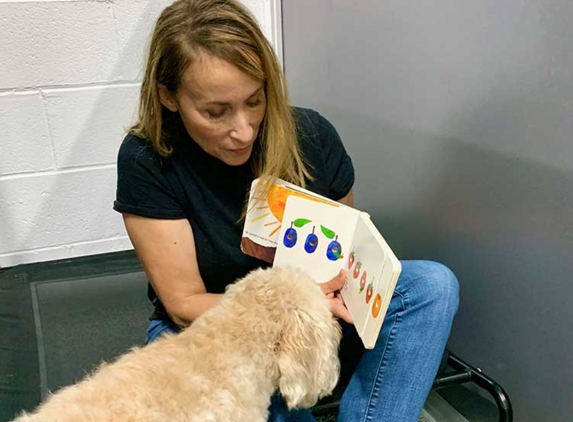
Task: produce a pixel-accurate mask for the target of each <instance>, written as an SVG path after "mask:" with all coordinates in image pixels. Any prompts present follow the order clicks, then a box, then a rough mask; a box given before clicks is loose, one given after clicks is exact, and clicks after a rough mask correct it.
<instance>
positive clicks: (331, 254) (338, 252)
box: [326, 236, 342, 261]
mask: <svg viewBox="0 0 573 422" xmlns="http://www.w3.org/2000/svg"><path fill="white" fill-rule="evenodd" d="M326 257H327V258H328V259H329V260H331V261H337V260H339V259H340V258H342V246H341V245H340V242H338V236H336V238H335V239H334V240H333V241H332V242H330V244H329V245H328V248H327V249H326Z"/></svg>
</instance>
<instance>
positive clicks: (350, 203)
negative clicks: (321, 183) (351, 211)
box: [338, 189, 354, 207]
mask: <svg viewBox="0 0 573 422" xmlns="http://www.w3.org/2000/svg"><path fill="white" fill-rule="evenodd" d="M338 202H340V203H341V204H344V205H348V206H349V207H354V193H353V192H352V189H350V192H348V194H347V195H346V196H345V197H344V198H340V199H339V200H338Z"/></svg>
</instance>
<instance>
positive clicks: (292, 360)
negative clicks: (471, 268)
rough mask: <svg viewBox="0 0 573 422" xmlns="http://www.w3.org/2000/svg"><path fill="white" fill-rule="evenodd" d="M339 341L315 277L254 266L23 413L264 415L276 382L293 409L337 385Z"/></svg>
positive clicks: (79, 416)
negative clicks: (208, 302) (211, 298)
mask: <svg viewBox="0 0 573 422" xmlns="http://www.w3.org/2000/svg"><path fill="white" fill-rule="evenodd" d="M339 342H340V327H339V324H338V323H337V322H336V320H335V319H334V317H333V316H332V313H331V312H330V309H329V304H328V301H327V299H326V297H325V295H324V294H323V293H322V292H321V290H320V287H319V286H317V285H316V284H315V283H314V282H313V280H312V279H311V278H309V277H308V276H306V275H305V274H304V273H302V272H299V271H297V270H294V269H281V268H274V269H268V270H256V271H253V272H251V273H250V274H249V275H247V276H246V277H245V278H243V279H241V280H239V281H238V282H237V283H235V284H233V285H231V286H230V287H229V288H228V289H227V292H226V293H225V295H224V297H223V299H222V300H221V302H220V304H219V305H217V306H215V307H214V308H212V309H211V310H209V311H208V312H206V313H205V314H204V315H203V316H202V317H201V318H199V319H197V320H196V321H195V322H194V323H193V324H192V325H191V326H190V327H189V328H187V329H185V330H183V331H182V332H181V333H180V334H177V335H166V336H165V337H163V338H161V339H159V340H157V341H155V342H154V343H152V344H150V345H148V346H145V347H142V348H135V349H133V350H132V351H131V352H130V353H128V354H126V355H124V356H123V357H120V358H119V359H118V360H117V361H116V362H115V363H112V364H102V366H101V367H100V368H99V369H98V370H97V371H96V372H95V373H94V374H92V375H90V376H88V377H87V378H86V379H85V380H83V381H81V382H80V383H78V384H76V385H72V386H69V387H65V388H63V389H62V390H60V391H59V392H57V393H55V394H54V395H52V396H50V397H49V398H48V399H47V400H46V402H45V403H44V404H43V405H41V406H40V407H39V409H38V410H37V411H36V412H35V413H33V414H28V415H22V416H21V417H20V418H18V419H17V421H18V422H40V421H41V422H52V421H53V422H56V421H57V422H68V421H69V422H72V421H73V422H87V421H90V422H96V421H97V422H111V421H134V422H135V421H137V422H147V421H149V422H152V421H153V422H162V421H166V422H167V421H169V422H178V421H181V422H183V421H185V422H190V421H197V422H199V421H200V422H208V421H216V422H226V421H243V422H254V421H266V420H267V416H268V410H267V409H268V407H269V404H270V397H271V395H272V394H273V392H274V391H275V390H277V389H278V390H280V392H281V394H282V395H283V397H284V398H285V401H286V403H287V405H288V406H289V407H290V408H295V407H310V406H312V405H314V404H315V403H316V401H317V400H318V399H319V398H321V397H323V396H325V395H328V394H330V393H331V391H332V389H333V388H334V386H335V384H336V382H337V381H338V375H339V360H338V346H339Z"/></svg>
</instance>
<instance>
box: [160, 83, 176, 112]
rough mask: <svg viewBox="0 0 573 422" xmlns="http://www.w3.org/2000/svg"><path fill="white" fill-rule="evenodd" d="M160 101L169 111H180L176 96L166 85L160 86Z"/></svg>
mask: <svg viewBox="0 0 573 422" xmlns="http://www.w3.org/2000/svg"><path fill="white" fill-rule="evenodd" d="M157 89H158V92H159V101H160V102H161V104H163V106H165V107H167V109H168V110H169V111H172V112H174V113H175V112H176V111H177V110H179V106H178V104H177V101H176V100H175V94H173V93H172V92H170V91H169V90H168V89H167V88H166V87H165V85H162V84H158V88H157Z"/></svg>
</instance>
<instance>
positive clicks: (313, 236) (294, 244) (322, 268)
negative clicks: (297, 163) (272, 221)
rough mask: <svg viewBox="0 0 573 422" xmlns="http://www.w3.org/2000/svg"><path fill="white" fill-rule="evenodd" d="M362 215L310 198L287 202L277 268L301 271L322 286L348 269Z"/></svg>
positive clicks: (279, 242) (280, 236) (297, 198)
mask: <svg viewBox="0 0 573 422" xmlns="http://www.w3.org/2000/svg"><path fill="white" fill-rule="evenodd" d="M359 215H360V212H359V211H357V210H355V209H352V208H350V207H332V206H330V205H328V204H325V203H321V202H316V201H313V200H309V199H306V198H301V197H297V196H290V197H289V198H288V199H287V202H286V207H285V210H284V217H283V221H282V228H281V231H280V234H279V239H278V244H277V249H276V255H275V261H274V266H281V265H288V266H292V267H296V268H301V269H303V270H304V271H306V272H307V273H308V274H310V275H311V276H312V277H314V279H315V280H316V281H317V282H318V283H323V282H326V281H329V280H330V279H332V278H333V277H335V276H336V275H337V274H338V272H339V271H340V269H341V268H343V267H344V265H346V260H347V256H348V252H349V247H350V244H351V242H352V237H353V233H354V228H355V226H356V221H357V220H358V216H359Z"/></svg>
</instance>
